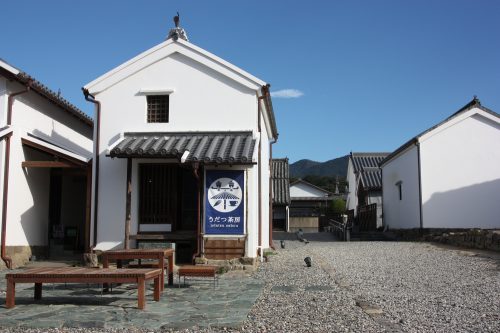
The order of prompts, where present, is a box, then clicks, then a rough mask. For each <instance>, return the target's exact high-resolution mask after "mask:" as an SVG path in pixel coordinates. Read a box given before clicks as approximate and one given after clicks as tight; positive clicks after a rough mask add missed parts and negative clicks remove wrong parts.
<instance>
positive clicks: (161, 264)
mask: <svg viewBox="0 0 500 333" xmlns="http://www.w3.org/2000/svg"><path fill="white" fill-rule="evenodd" d="M158 266H159V268H160V269H161V277H160V289H161V290H162V291H163V289H165V261H164V260H163V256H162V257H161V258H158Z"/></svg>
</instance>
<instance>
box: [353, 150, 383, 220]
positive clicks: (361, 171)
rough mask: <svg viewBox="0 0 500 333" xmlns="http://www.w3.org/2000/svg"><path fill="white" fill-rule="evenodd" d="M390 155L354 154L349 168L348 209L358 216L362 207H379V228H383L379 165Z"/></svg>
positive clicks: (377, 214)
mask: <svg viewBox="0 0 500 333" xmlns="http://www.w3.org/2000/svg"><path fill="white" fill-rule="evenodd" d="M388 155H389V153H352V152H351V154H350V155H349V163H348V166H347V182H348V183H349V191H348V194H347V200H346V208H347V210H354V216H357V215H358V211H359V208H360V207H364V206H367V205H371V204H376V205H377V213H376V216H377V219H376V225H377V227H380V226H382V172H381V170H380V168H379V166H378V164H379V163H380V162H381V161H382V160H383V159H384V158H386V157H387V156H388Z"/></svg>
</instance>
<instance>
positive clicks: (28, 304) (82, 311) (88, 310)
mask: <svg viewBox="0 0 500 333" xmlns="http://www.w3.org/2000/svg"><path fill="white" fill-rule="evenodd" d="M6 273H7V272H6V271H1V272H0V327H3V328H8V327H11V328H14V327H26V328H64V327H74V328H124V327H127V328H141V329H155V330H157V329H183V328H187V327H192V326H194V325H197V326H199V327H206V328H210V327H240V326H241V325H242V324H243V322H244V321H245V320H246V318H247V315H248V313H249V311H250V309H251V307H252V306H253V304H254V302H255V300H256V299H257V298H258V296H259V294H260V292H261V290H262V288H263V283H262V282H261V281H259V280H256V279H254V278H252V277H250V274H249V273H246V272H244V271H240V272H238V271H236V272H230V273H227V274H224V275H222V276H221V278H220V280H219V285H218V287H216V288H215V289H214V286H213V284H212V283H208V282H200V281H189V282H188V285H187V286H186V287H182V288H178V287H177V280H176V281H175V282H176V283H175V286H174V287H166V288H165V291H164V292H163V294H162V296H161V299H160V301H159V302H154V301H153V299H152V293H153V288H152V287H153V286H152V285H150V286H148V290H147V291H146V301H147V303H146V309H145V310H138V309H137V308H136V307H137V290H136V289H135V285H122V286H120V287H115V288H113V292H112V293H107V294H101V291H100V289H99V288H98V286H97V285H86V284H68V285H67V286H65V285H64V284H47V285H44V286H43V298H42V300H40V301H35V300H34V299H33V293H34V290H33V285H30V284H19V285H17V286H16V307H15V308H13V309H6V308H5V307H4V304H5V289H6V281H5V274H6Z"/></svg>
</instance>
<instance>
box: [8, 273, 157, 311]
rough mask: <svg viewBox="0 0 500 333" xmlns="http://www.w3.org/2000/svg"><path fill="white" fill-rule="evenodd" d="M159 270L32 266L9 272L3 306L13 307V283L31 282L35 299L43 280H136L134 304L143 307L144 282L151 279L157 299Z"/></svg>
mask: <svg viewBox="0 0 500 333" xmlns="http://www.w3.org/2000/svg"><path fill="white" fill-rule="evenodd" d="M161 273H162V270H161V269H146V268H144V269H111V268H103V269H98V268H81V267H63V268H33V269H28V270H25V271H22V272H18V273H8V274H6V275H5V278H6V279H7V296H6V299H5V307H6V308H8V309H10V308H13V307H14V306H15V295H16V283H34V284H35V299H36V300H38V299H41V298H42V284H43V283H97V284H104V283H136V284H137V307H138V308H139V309H144V307H145V304H146V301H145V292H146V281H147V280H151V279H154V300H155V301H159V300H160V290H161V289H160V281H161Z"/></svg>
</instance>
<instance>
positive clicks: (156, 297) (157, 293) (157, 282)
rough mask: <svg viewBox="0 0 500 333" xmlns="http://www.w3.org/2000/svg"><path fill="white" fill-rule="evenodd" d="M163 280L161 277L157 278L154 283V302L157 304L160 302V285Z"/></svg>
mask: <svg viewBox="0 0 500 333" xmlns="http://www.w3.org/2000/svg"><path fill="white" fill-rule="evenodd" d="M162 275H163V274H162ZM161 280H162V279H161V278H160V277H157V278H155V281H154V283H155V293H154V300H155V301H157V302H158V301H159V300H160V292H161V288H160V284H161V283H162V282H161Z"/></svg>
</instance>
